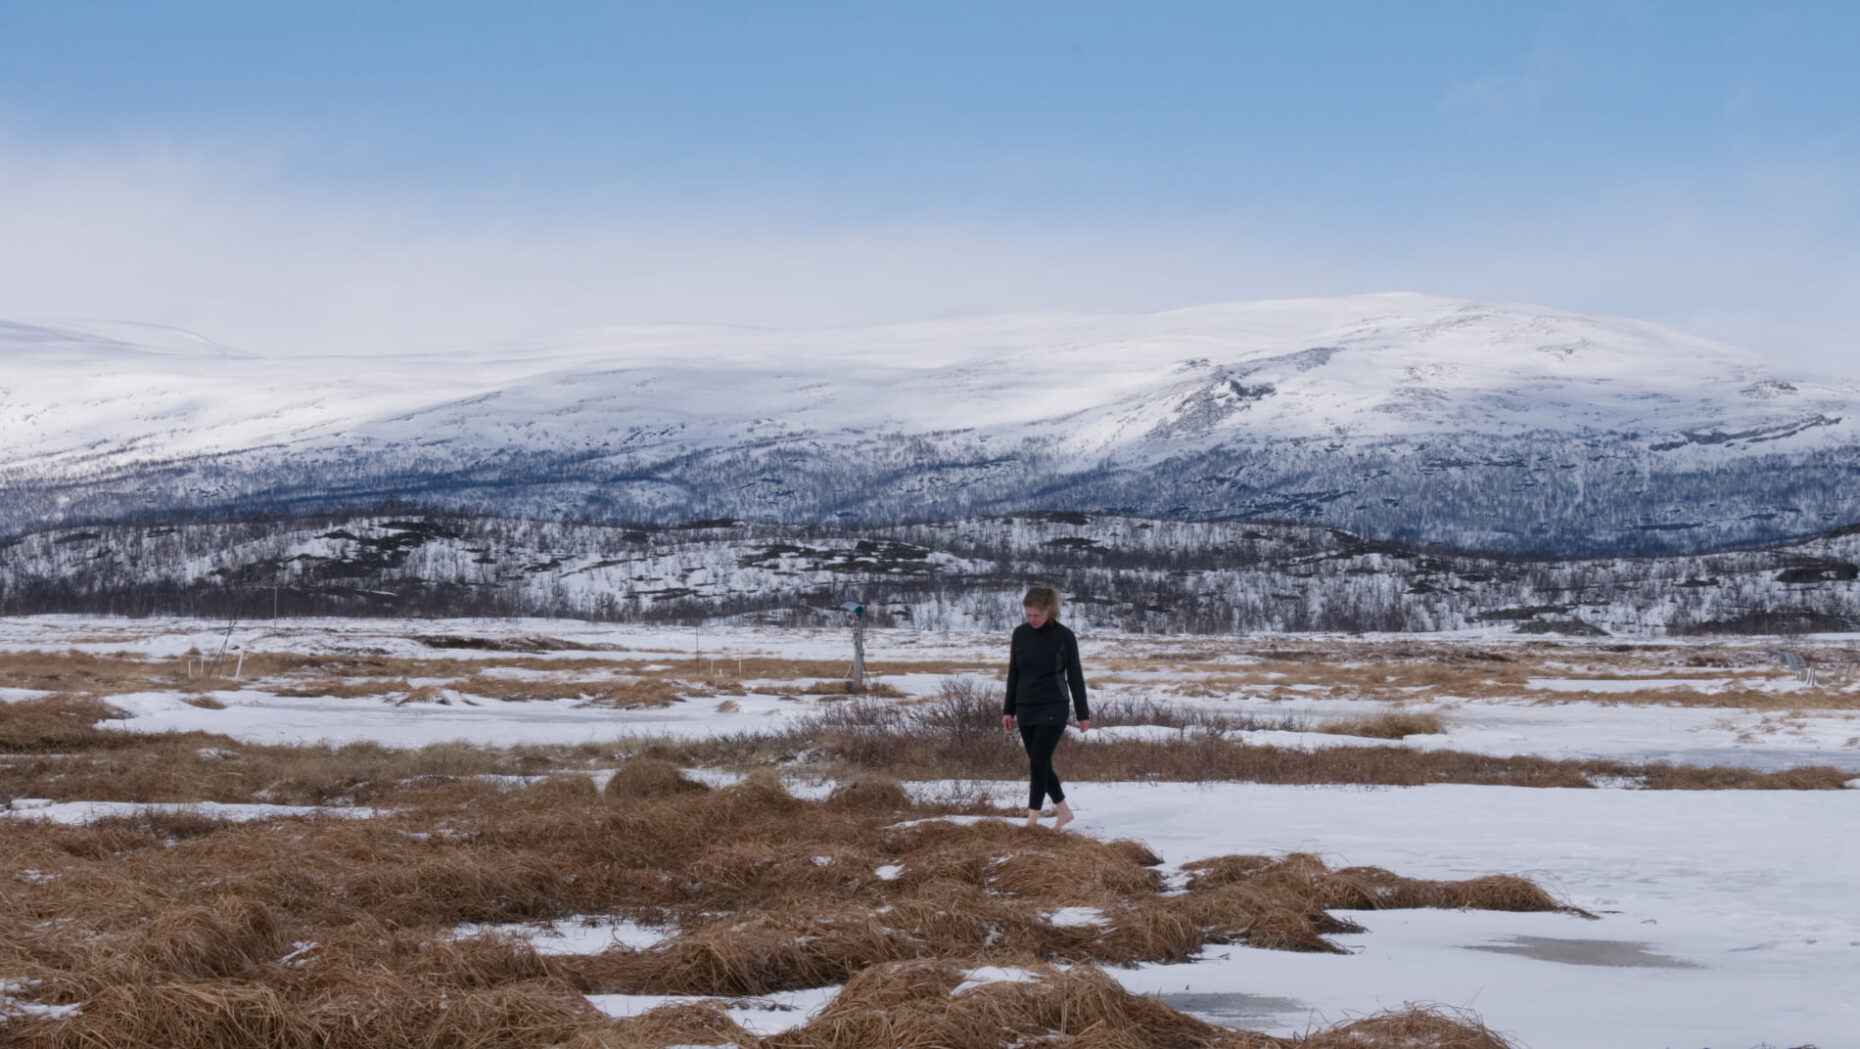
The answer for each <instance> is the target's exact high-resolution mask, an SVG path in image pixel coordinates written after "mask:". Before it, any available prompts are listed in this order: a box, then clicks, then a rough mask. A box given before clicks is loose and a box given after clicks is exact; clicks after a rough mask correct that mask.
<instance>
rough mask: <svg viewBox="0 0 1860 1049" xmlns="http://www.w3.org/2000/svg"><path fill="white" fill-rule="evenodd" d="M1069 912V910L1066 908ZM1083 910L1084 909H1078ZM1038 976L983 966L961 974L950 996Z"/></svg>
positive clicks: (1037, 974) (1019, 970)
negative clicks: (959, 980)
mask: <svg viewBox="0 0 1860 1049" xmlns="http://www.w3.org/2000/svg"><path fill="white" fill-rule="evenodd" d="M1067 909H1068V910H1070V909H1071V908H1067ZM1080 909H1081V910H1084V909H1086V908H1080ZM1039 978H1040V974H1039V973H1036V972H1029V971H1028V970H1026V969H1013V968H1007V967H1004V966H1000V965H984V966H982V967H981V968H979V969H970V970H969V971H968V972H965V973H963V974H962V983H961V984H959V985H958V986H957V987H956V989H955V990H953V991H951V992H950V993H951V994H961V993H963V992H964V991H973V990H975V989H976V988H977V987H986V986H988V985H989V984H991V983H1033V982H1035V981H1037V980H1039Z"/></svg>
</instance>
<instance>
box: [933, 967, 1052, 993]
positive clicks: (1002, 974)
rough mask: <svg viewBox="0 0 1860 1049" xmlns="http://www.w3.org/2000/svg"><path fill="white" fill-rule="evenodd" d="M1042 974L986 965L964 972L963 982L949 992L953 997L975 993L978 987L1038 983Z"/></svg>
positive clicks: (1027, 970)
mask: <svg viewBox="0 0 1860 1049" xmlns="http://www.w3.org/2000/svg"><path fill="white" fill-rule="evenodd" d="M1039 979H1040V974H1039V973H1036V972H1033V971H1031V970H1029V969H1016V968H1012V967H1007V966H1000V965H984V966H981V967H979V968H975V969H969V970H966V971H965V972H963V974H962V982H961V983H959V984H957V985H956V989H955V990H953V991H951V992H949V993H950V995H951V996H952V997H953V996H955V995H958V994H962V993H963V992H964V991H973V990H975V989H976V988H977V987H986V986H988V985H989V984H991V983H1036V982H1038V981H1039Z"/></svg>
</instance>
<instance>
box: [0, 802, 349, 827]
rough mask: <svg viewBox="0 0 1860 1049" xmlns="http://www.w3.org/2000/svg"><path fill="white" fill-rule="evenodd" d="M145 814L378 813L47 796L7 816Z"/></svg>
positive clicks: (265, 816) (69, 818)
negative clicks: (93, 799)
mask: <svg viewBox="0 0 1860 1049" xmlns="http://www.w3.org/2000/svg"><path fill="white" fill-rule="evenodd" d="M144 814H160V815H173V816H179V815H185V816H200V817H203V818H205V819H210V820H229V821H231V822H234V823H244V822H246V821H249V820H275V819H286V818H290V817H294V816H295V817H302V816H339V817H344V818H350V819H366V818H368V817H370V816H373V815H374V814H375V810H374V809H368V808H329V807H325V806H316V805H230V804H221V803H219V802H217V801H200V802H191V803H187V804H167V803H150V802H141V801H51V800H48V799H46V798H14V799H13V802H12V805H11V806H10V808H9V809H8V810H7V811H6V812H5V813H0V815H5V816H8V817H11V818H13V819H38V820H50V821H51V822H53V823H71V824H78V825H83V824H87V823H94V822H96V821H97V820H104V819H126V818H129V817H133V816H141V815H144Z"/></svg>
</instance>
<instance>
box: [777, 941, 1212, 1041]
mask: <svg viewBox="0 0 1860 1049" xmlns="http://www.w3.org/2000/svg"><path fill="white" fill-rule="evenodd" d="M1023 967H1024V968H1025V969H1026V970H1027V971H1028V972H1029V973H1030V974H1032V975H1033V976H1034V977H1035V979H1033V980H1031V981H1027V982H997V983H985V984H981V985H979V986H973V987H968V988H963V978H964V975H965V972H964V969H963V968H962V967H960V966H958V965H956V964H954V963H950V962H902V963H896V964H891V965H881V966H874V967H872V968H869V969H867V970H865V971H863V972H861V973H859V974H858V975H856V976H854V977H853V978H852V979H851V980H849V981H847V984H846V986H845V988H844V989H842V990H841V991H840V994H839V996H838V997H837V998H836V999H834V1001H833V1002H832V1003H831V1004H829V1005H828V1006H827V1007H826V1008H825V1009H823V1010H821V1012H820V1014H819V1015H818V1016H816V1017H814V1019H813V1020H811V1021H810V1022H808V1023H807V1024H806V1025H804V1026H802V1027H799V1028H796V1029H794V1030H791V1031H787V1032H785V1033H782V1034H779V1035H776V1036H774V1037H772V1038H769V1039H767V1040H766V1041H765V1042H764V1045H765V1046H766V1047H767V1049H870V1047H872V1046H887V1047H897V1049H998V1047H1002V1046H1009V1045H1036V1044H1037V1045H1048V1046H1068V1047H1079V1049H1082V1047H1084V1046H1106V1047H1109V1046H1131V1047H1133V1049H1201V1047H1208V1046H1217V1045H1222V1044H1231V1043H1228V1042H1227V1039H1228V1038H1229V1037H1231V1032H1228V1031H1225V1030H1223V1029H1221V1028H1219V1027H1215V1026H1214V1025H1212V1024H1208V1023H1204V1022H1203V1021H1200V1020H1197V1019H1195V1018H1194V1017H1191V1016H1188V1015H1186V1014H1184V1013H1180V1012H1177V1011H1175V1010H1174V1009H1171V1008H1169V1007H1168V1006H1166V1005H1164V1004H1162V1003H1161V1002H1159V1001H1157V1000H1156V999H1154V998H1145V997H1142V996H1139V995H1134V994H1131V993H1130V992H1129V991H1126V990H1124V988H1123V987H1122V986H1120V985H1119V984H1118V983H1117V982H1116V981H1115V980H1113V979H1111V978H1110V977H1109V976H1106V975H1105V974H1104V973H1103V972H1101V971H1100V970H1098V969H1096V968H1093V967H1090V966H1078V967H1075V968H1071V969H1066V970H1060V969H1055V968H1053V967H1052V966H1049V965H1045V964H1042V963H1039V962H1033V961H1028V962H1025V963H1023Z"/></svg>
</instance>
